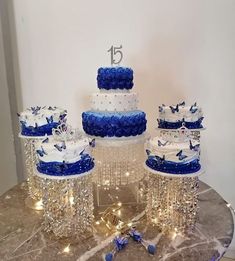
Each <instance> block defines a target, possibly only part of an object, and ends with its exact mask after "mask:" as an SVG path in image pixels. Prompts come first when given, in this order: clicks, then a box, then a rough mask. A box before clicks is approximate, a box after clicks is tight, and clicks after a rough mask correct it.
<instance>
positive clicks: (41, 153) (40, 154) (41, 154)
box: [36, 147, 47, 157]
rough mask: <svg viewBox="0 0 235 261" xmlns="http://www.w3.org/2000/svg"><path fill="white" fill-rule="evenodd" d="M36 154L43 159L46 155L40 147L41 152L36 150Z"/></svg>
mask: <svg viewBox="0 0 235 261" xmlns="http://www.w3.org/2000/svg"><path fill="white" fill-rule="evenodd" d="M36 153H37V154H38V155H39V156H40V157H43V156H44V155H47V153H46V152H45V150H44V149H43V147H41V150H39V149H38V150H36Z"/></svg>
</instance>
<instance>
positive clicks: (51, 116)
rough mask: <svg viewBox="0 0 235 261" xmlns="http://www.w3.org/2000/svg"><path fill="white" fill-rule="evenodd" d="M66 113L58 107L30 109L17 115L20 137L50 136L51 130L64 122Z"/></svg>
mask: <svg viewBox="0 0 235 261" xmlns="http://www.w3.org/2000/svg"><path fill="white" fill-rule="evenodd" d="M66 116H67V111H66V110H64V109H62V108H59V107H55V106H54V107H51V106H49V107H46V106H44V107H39V106H37V107H31V108H28V109H26V110H25V111H23V112H21V113H19V114H18V117H19V122H20V127H21V131H20V134H21V135H22V136H29V137H35V136H38V137H39V136H45V135H51V134H52V129H53V128H57V126H58V125H59V124H60V123H61V121H65V119H66Z"/></svg>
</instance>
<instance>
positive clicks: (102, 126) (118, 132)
mask: <svg viewBox="0 0 235 261" xmlns="http://www.w3.org/2000/svg"><path fill="white" fill-rule="evenodd" d="M146 123H147V120H146V115H145V113H144V112H142V111H138V110H137V111H131V112H112V113H111V112H107V113H106V112H105V113H104V112H93V111H87V112H83V114H82V125H83V129H84V131H85V132H86V133H87V134H88V135H92V136H98V137H129V136H137V135H140V134H142V133H143V132H144V131H145V130H146Z"/></svg>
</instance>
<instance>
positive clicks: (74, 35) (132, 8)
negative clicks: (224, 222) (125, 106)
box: [14, 0, 235, 206]
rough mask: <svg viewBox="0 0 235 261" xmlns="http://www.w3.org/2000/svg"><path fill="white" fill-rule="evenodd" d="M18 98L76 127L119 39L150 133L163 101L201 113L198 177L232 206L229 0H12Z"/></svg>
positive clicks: (234, 71) (234, 78)
mask: <svg viewBox="0 0 235 261" xmlns="http://www.w3.org/2000/svg"><path fill="white" fill-rule="evenodd" d="M14 7H15V15H16V23H17V25H16V26H17V27H16V29H17V39H18V46H19V56H20V57H19V60H20V68H21V75H20V76H21V80H22V82H21V84H22V86H23V89H22V93H23V104H24V106H25V107H27V106H29V105H39V104H48V105H54V104H56V105H61V106H64V107H66V108H68V111H69V113H70V122H72V123H73V124H74V125H75V126H80V123H81V117H80V114H81V112H82V111H84V110H85V109H88V108H89V104H88V96H89V94H91V93H92V92H94V91H96V90H97V89H96V71H97V68H98V67H99V66H104V65H109V63H110V58H109V54H108V53H107V50H108V49H109V48H110V46H111V45H113V44H114V45H119V44H123V46H124V48H123V51H124V61H123V65H126V66H131V67H132V68H133V69H134V70H135V90H136V91H137V92H139V94H140V100H141V102H140V107H141V108H142V109H144V110H145V111H146V112H147V114H148V127H149V130H150V131H151V132H152V133H154V131H153V130H154V127H155V126H156V118H157V107H158V105H159V104H161V103H165V104H168V103H176V102H178V101H181V100H186V101H187V102H189V103H192V102H194V101H197V102H198V103H199V104H200V105H201V106H202V107H203V110H204V113H205V122H204V124H205V126H206V127H207V130H206V131H205V132H204V133H203V139H202V148H203V151H202V160H203V163H204V166H205V168H206V170H207V173H206V175H205V176H204V177H203V180H205V181H206V182H208V183H209V184H210V185H211V186H213V187H214V188H215V189H216V190H217V191H218V192H219V193H221V195H223V197H224V198H225V199H226V200H227V201H229V202H231V203H232V204H233V206H235V190H234V183H235V159H234V151H233V150H234V147H235V139H233V135H234V134H235V123H234V119H235V102H234V99H235V91H234V88H235V15H234V13H235V1H234V0H197V1H195V0H177V1H176V0H171V1H170V0H162V1H160V0H148V1H147V0H142V1H138V0H120V1H111V0H99V1H81V0H70V1H68V0H63V1H62V0H50V1H48V0H40V1H31V0H15V1H14Z"/></svg>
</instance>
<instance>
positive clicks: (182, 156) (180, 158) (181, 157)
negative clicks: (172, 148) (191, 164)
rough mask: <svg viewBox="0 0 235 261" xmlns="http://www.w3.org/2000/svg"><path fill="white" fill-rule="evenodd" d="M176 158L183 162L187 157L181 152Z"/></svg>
mask: <svg viewBox="0 0 235 261" xmlns="http://www.w3.org/2000/svg"><path fill="white" fill-rule="evenodd" d="M176 156H177V157H179V160H184V159H186V158H187V157H188V156H186V155H183V151H182V150H181V151H179V152H178V153H177V154H176Z"/></svg>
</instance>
